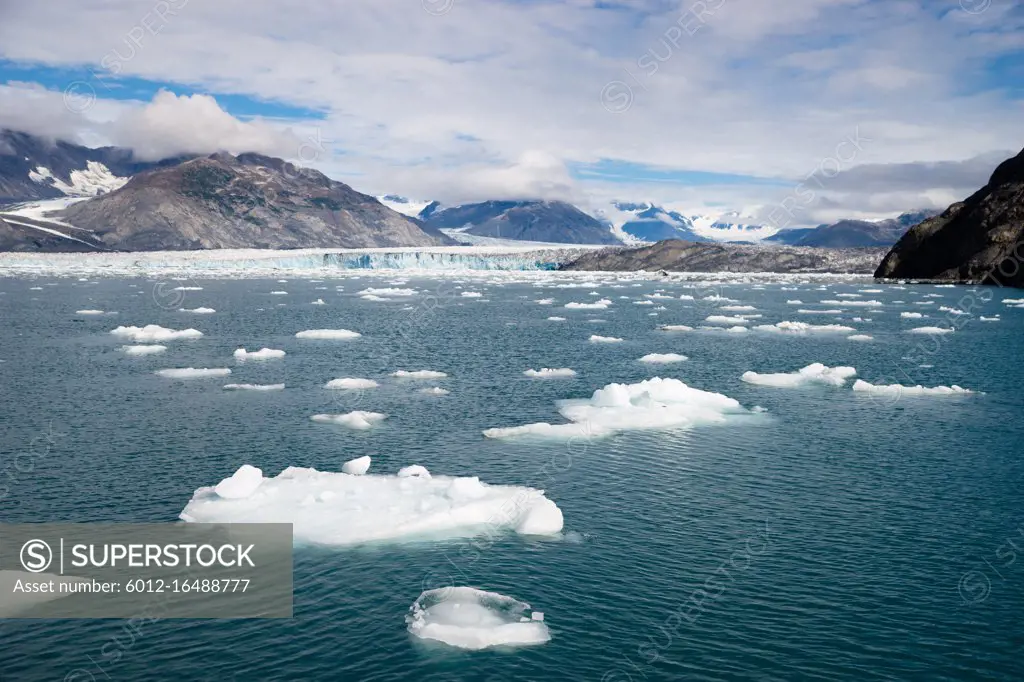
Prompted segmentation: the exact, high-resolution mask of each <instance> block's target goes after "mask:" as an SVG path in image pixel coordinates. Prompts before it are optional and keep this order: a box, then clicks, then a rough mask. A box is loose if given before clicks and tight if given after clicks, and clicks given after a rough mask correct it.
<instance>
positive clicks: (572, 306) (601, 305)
mask: <svg viewBox="0 0 1024 682" xmlns="http://www.w3.org/2000/svg"><path fill="white" fill-rule="evenodd" d="M611 304H612V302H611V301H610V300H608V299H607V298H602V299H601V300H599V301H594V302H593V303H577V302H576V301H572V302H570V303H566V304H565V305H564V306H563V307H564V308H568V309H569V310H604V309H605V308H607V307H608V306H610V305H611Z"/></svg>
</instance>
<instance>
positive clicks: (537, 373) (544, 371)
mask: <svg viewBox="0 0 1024 682" xmlns="http://www.w3.org/2000/svg"><path fill="white" fill-rule="evenodd" d="M523 374H525V375H526V376H528V377H531V378H533V379H553V378H555V377H574V376H576V370H574V369H569V368H568V367H558V368H551V367H542V368H541V369H528V370H526V371H525V372H523Z"/></svg>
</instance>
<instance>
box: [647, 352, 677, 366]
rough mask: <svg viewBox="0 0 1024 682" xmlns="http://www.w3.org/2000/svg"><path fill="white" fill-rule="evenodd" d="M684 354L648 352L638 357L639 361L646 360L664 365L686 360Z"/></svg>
mask: <svg viewBox="0 0 1024 682" xmlns="http://www.w3.org/2000/svg"><path fill="white" fill-rule="evenodd" d="M688 359H689V358H687V357H686V356H685V355H680V354H679V353H648V354H647V355H645V356H643V357H642V358H640V360H639V362H646V363H649V364H654V365H664V364H669V363H672V362H683V361H684V360H688Z"/></svg>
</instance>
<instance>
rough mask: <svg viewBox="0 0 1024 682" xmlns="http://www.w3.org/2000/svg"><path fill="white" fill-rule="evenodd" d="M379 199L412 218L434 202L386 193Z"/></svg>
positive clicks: (392, 208) (378, 198)
mask: <svg viewBox="0 0 1024 682" xmlns="http://www.w3.org/2000/svg"><path fill="white" fill-rule="evenodd" d="M377 201H379V202H380V203H382V204H384V205H385V206H387V207H388V208H390V209H391V210H392V211H397V212H399V213H401V214H402V215H404V216H409V217H410V218H416V217H418V216H419V214H420V212H421V211H422V210H423V209H425V208H426V207H427V206H429V205H430V204H432V203H434V202H432V201H418V200H416V199H406V198H405V197H400V196H398V195H397V194H385V195H383V196H379V197H377Z"/></svg>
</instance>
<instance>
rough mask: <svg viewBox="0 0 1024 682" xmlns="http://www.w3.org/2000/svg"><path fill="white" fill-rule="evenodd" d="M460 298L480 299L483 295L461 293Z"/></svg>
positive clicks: (475, 292) (477, 292)
mask: <svg viewBox="0 0 1024 682" xmlns="http://www.w3.org/2000/svg"><path fill="white" fill-rule="evenodd" d="M460 296H462V298H480V297H481V296H483V294H481V293H480V292H479V291H463V292H462V293H461V294H460Z"/></svg>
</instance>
